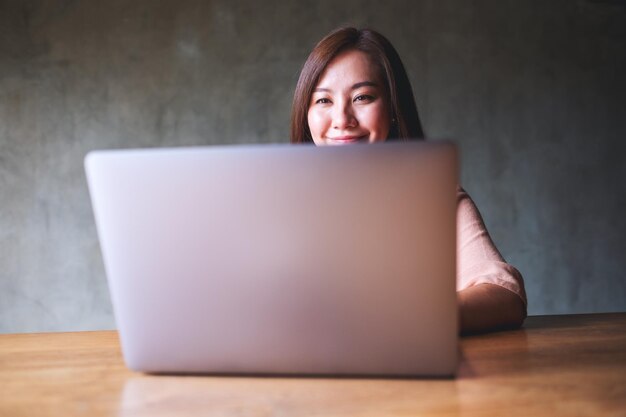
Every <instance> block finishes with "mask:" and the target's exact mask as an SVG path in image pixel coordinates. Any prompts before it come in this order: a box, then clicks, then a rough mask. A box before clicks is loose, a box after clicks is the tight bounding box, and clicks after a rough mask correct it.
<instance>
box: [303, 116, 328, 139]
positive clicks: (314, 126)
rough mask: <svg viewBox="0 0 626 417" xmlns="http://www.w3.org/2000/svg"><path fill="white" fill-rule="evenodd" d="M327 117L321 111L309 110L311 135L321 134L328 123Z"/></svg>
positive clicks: (308, 117)
mask: <svg viewBox="0 0 626 417" xmlns="http://www.w3.org/2000/svg"><path fill="white" fill-rule="evenodd" d="M325 119H326V118H325V117H324V115H323V114H322V113H320V112H319V111H315V110H309V113H308V115H307V121H308V123H309V129H310V130H311V135H312V136H313V137H315V136H316V134H319V133H320V132H321V131H322V130H323V129H324V125H325V123H326V120H325Z"/></svg>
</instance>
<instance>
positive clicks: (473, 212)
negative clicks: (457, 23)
mask: <svg viewBox="0 0 626 417" xmlns="http://www.w3.org/2000/svg"><path fill="white" fill-rule="evenodd" d="M423 137H424V135H423V131H422V126H421V123H420V120H419V116H418V113H417V107H416V105H415V99H414V98H413V93H412V88H411V84H410V82H409V78H408V76H407V74H406V71H405V69H404V66H403V65H402V61H401V60H400V57H399V55H398V53H397V52H396V50H395V49H394V48H393V46H392V45H391V43H390V42H389V41H388V40H387V39H386V38H385V37H383V36H382V35H381V34H379V33H377V32H375V31H372V30H357V29H354V28H342V29H338V30H336V31H334V32H332V33H330V34H329V35H328V36H326V37H325V38H324V39H322V40H321V41H320V42H319V43H318V44H317V45H316V46H315V48H314V49H313V51H312V52H311V54H310V55H309V57H308V59H307V60H306V62H305V64H304V67H303V69H302V72H301V73H300V78H299V80H298V84H297V86H296V91H295V94H294V99H293V107H292V114H291V142H292V143H300V142H314V143H315V144H316V145H344V144H350V143H358V142H364V143H373V142H379V141H385V140H420V139H423ZM457 201H458V209H457V294H458V300H459V312H460V326H461V332H462V333H473V332H482V331H489V330H495V329H500V328H513V327H519V326H520V325H521V324H522V322H523V321H524V318H525V317H526V294H525V291H524V283H523V280H522V277H521V275H520V273H519V272H518V271H517V270H516V269H515V268H514V267H512V266H511V265H509V264H507V263H506V262H505V261H504V259H503V258H502V256H501V255H500V253H499V252H498V250H497V249H496V247H495V245H494V244H493V242H492V241H491V238H490V237H489V234H488V233H487V230H486V228H485V225H484V223H483V220H482V218H481V216H480V213H479V212H478V210H477V208H476V206H475V205H474V203H473V202H472V200H471V199H470V197H469V196H468V195H467V193H465V191H463V189H461V188H460V187H459V189H458V193H457Z"/></svg>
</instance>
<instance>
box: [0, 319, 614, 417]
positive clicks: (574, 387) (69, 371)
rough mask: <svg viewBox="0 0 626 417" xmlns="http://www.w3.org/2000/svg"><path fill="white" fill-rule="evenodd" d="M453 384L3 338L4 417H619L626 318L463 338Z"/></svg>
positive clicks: (62, 340)
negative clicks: (156, 358)
mask: <svg viewBox="0 0 626 417" xmlns="http://www.w3.org/2000/svg"><path fill="white" fill-rule="evenodd" d="M461 350H462V356H463V359H462V362H461V365H460V368H459V373H458V376H457V378H455V379H382V378H381V379H376V378H316V377H308V378H292V377H250V376H245V377H233V376H164V375H145V374H140V373H134V372H131V371H129V370H127V369H126V368H125V366H124V364H123V362H122V357H121V354H120V348H119V341H118V337H117V333H116V332H114V331H101V332H80V333H47V334H5V335H0V416H2V417H9V416H71V415H89V416H110V415H118V416H156V417H158V416H205V415H206V416H209V415H219V416H290V415H297V416H414V415H418V416H419V415H427V416H461V415H462V416H503V415H504V416H626V313H619V314H593V315H572V316H537V317H530V318H528V319H527V321H526V323H525V326H524V328H523V329H520V330H515V331H503V332H498V333H492V334H485V335H478V336H471V337H465V338H463V339H461Z"/></svg>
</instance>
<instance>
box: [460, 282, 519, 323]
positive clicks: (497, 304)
mask: <svg viewBox="0 0 626 417" xmlns="http://www.w3.org/2000/svg"><path fill="white" fill-rule="evenodd" d="M457 297H458V302H459V317H460V328H461V334H470V333H480V332H485V331H490V330H498V329H511V328H517V327H520V326H521V325H522V323H523V322H524V319H525V318H526V305H525V304H524V302H523V301H522V299H521V298H520V297H519V296H518V295H517V294H515V293H513V292H511V291H509V290H507V289H506V288H503V287H501V286H499V285H494V284H478V285H475V286H472V287H468V288H465V289H464V290H461V291H459V292H457Z"/></svg>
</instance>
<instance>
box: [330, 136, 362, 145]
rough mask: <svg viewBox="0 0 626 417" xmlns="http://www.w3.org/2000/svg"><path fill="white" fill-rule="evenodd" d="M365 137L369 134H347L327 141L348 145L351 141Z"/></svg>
mask: <svg viewBox="0 0 626 417" xmlns="http://www.w3.org/2000/svg"><path fill="white" fill-rule="evenodd" d="M363 139H367V135H362V136H356V135H346V136H337V137H334V138H328V139H327V141H328V142H329V143H334V144H338V145H347V144H349V143H356V142H359V141H361V140H363Z"/></svg>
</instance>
